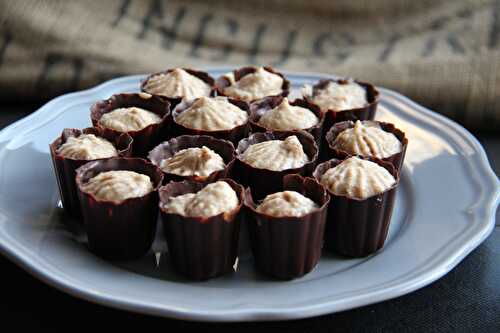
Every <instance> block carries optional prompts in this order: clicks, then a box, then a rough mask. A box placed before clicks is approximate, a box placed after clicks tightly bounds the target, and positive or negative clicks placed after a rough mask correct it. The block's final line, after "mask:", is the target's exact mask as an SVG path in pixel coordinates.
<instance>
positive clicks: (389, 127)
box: [325, 120, 408, 172]
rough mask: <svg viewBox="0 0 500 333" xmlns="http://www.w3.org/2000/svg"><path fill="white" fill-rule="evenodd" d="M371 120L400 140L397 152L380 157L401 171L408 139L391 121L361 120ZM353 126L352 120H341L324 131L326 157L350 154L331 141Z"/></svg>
mask: <svg viewBox="0 0 500 333" xmlns="http://www.w3.org/2000/svg"><path fill="white" fill-rule="evenodd" d="M368 121H369V122H373V123H376V124H378V125H379V126H380V128H381V129H382V130H384V131H386V132H389V133H392V134H394V136H395V137H396V138H397V139H398V140H399V141H400V142H401V151H400V152H399V153H396V154H393V155H391V156H389V157H386V158H382V159H381V160H382V161H386V162H390V163H392V165H394V167H395V168H396V170H397V171H398V172H400V171H401V168H402V167H403V162H404V158H405V154H406V148H407V146H408V139H407V138H406V136H405V133H404V132H403V131H401V130H400V129H398V128H396V126H394V124H391V123H385V122H382V121H375V120H366V121H363V122H368ZM352 127H354V122H353V121H342V122H340V123H336V124H334V125H333V126H332V127H331V128H330V130H329V131H328V132H327V133H326V136H325V139H326V143H327V146H326V147H327V149H326V151H327V153H326V156H327V158H328V159H331V158H337V159H341V160H343V159H345V158H347V157H349V156H351V155H352V154H350V153H348V152H346V151H344V150H341V149H337V148H334V147H333V142H334V141H335V139H336V138H337V135H339V134H340V133H341V132H343V131H344V130H346V129H348V128H352ZM365 157H370V156H365Z"/></svg>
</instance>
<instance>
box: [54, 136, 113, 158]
mask: <svg viewBox="0 0 500 333" xmlns="http://www.w3.org/2000/svg"><path fill="white" fill-rule="evenodd" d="M57 154H59V155H60V156H62V157H65V158H69V159H73V160H95V159H98V158H108V157H114V156H118V151H117V150H116V148H115V146H113V144H112V143H111V142H109V141H108V140H106V139H103V138H100V137H97V136H95V135H94V134H82V135H80V136H78V137H75V136H71V137H69V138H68V139H67V140H66V142H65V143H63V144H62V145H61V146H60V147H59V148H58V149H57Z"/></svg>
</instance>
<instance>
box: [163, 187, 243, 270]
mask: <svg viewBox="0 0 500 333" xmlns="http://www.w3.org/2000/svg"><path fill="white" fill-rule="evenodd" d="M220 180H222V181H225V182H227V183H228V184H229V185H230V186H231V188H232V189H233V190H234V191H235V192H236V194H237V196H238V199H239V201H240V203H239V205H238V206H237V207H236V208H235V209H234V210H233V211H231V212H229V213H221V214H218V215H215V216H210V217H187V216H183V215H179V214H172V213H167V212H165V211H164V210H162V209H161V208H160V212H161V216H162V221H163V230H164V232H165V237H166V239H167V245H168V252H169V255H170V257H171V259H172V263H173V265H174V268H175V269H176V270H177V271H178V272H179V273H181V274H182V275H184V276H185V277H187V278H189V279H192V280H207V279H210V278H214V277H217V276H220V275H223V274H227V273H230V272H233V271H234V269H233V266H234V264H235V261H236V257H237V255H238V238H239V232H240V220H241V218H242V213H243V211H242V209H241V207H242V205H243V198H244V189H243V187H242V186H241V185H239V184H237V183H236V182H234V181H233V180H231V179H220ZM204 186H206V184H202V183H198V182H194V181H182V182H171V183H168V184H167V185H165V186H162V187H161V188H160V190H159V193H160V202H164V203H165V202H167V201H168V200H169V198H170V197H175V196H179V195H182V194H186V193H195V192H198V191H200V190H201V189H202V188H203V187H204Z"/></svg>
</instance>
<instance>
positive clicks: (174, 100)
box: [141, 68, 215, 109]
mask: <svg viewBox="0 0 500 333" xmlns="http://www.w3.org/2000/svg"><path fill="white" fill-rule="evenodd" d="M174 69H175V68H170V69H167V70H164V71H161V72H157V73H152V74H150V75H148V77H146V78H145V79H144V80H143V81H142V82H141V91H143V92H145V93H148V94H152V93H150V92H148V91H147V90H146V89H145V86H146V84H147V82H148V81H149V79H151V77H153V76H156V75H159V74H167V73H169V72H171V71H173V70H174ZM182 69H183V70H185V71H186V72H188V73H189V74H191V75H193V76H196V77H197V78H198V79H200V80H202V81H203V82H205V83H206V84H208V85H209V86H210V87H211V92H210V96H214V95H215V80H214V78H213V77H212V76H210V74H208V73H207V72H203V71H199V70H195V69H191V68H182ZM152 95H154V94H152ZM162 97H164V98H166V99H167V100H168V101H169V102H170V105H171V109H174V108H175V107H176V106H177V104H179V103H180V102H181V101H182V99H183V98H184V96H169V97H166V96H162Z"/></svg>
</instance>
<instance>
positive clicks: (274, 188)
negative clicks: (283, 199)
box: [233, 131, 318, 200]
mask: <svg viewBox="0 0 500 333" xmlns="http://www.w3.org/2000/svg"><path fill="white" fill-rule="evenodd" d="M291 135H295V136H297V139H298V140H299V141H300V143H301V144H302V147H303V149H304V152H305V153H306V154H307V156H308V157H309V162H308V163H306V164H305V165H303V166H302V167H300V168H293V169H286V170H282V171H272V170H268V169H258V168H255V167H253V166H251V165H250V164H248V163H246V162H244V161H243V160H241V158H240V156H241V155H242V154H243V153H244V152H245V151H246V150H247V149H248V147H250V146H251V145H254V144H257V143H261V142H265V141H269V140H284V139H286V138H287V137H289V136H291ZM317 158H318V146H317V145H316V142H315V141H314V138H313V136H312V135H310V134H309V133H307V132H305V131H292V132H277V133H273V132H265V133H254V134H252V135H250V136H249V137H248V138H245V139H243V140H241V141H240V142H239V144H238V147H237V148H236V163H235V166H234V169H233V170H234V173H233V174H234V178H236V179H237V180H238V182H240V184H242V185H243V186H250V188H251V191H252V195H253V197H254V198H255V199H257V200H260V199H262V198H264V197H265V196H266V195H267V194H270V193H274V192H278V191H279V190H280V189H281V188H283V177H284V176H285V175H288V174H299V175H302V176H309V175H311V173H312V172H313V170H314V167H315V166H316V162H317Z"/></svg>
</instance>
